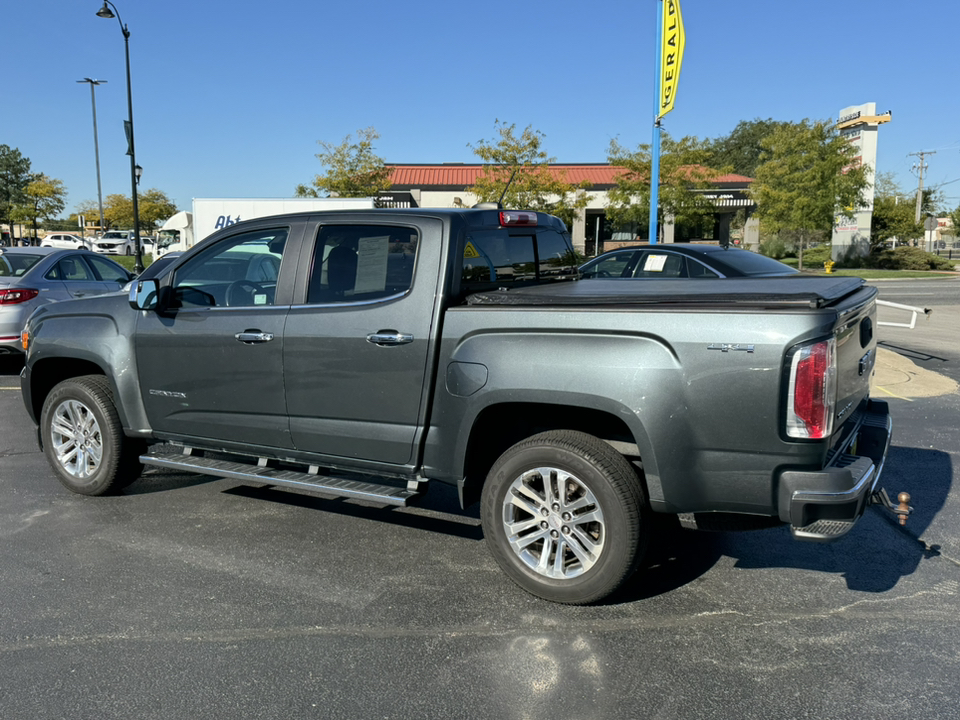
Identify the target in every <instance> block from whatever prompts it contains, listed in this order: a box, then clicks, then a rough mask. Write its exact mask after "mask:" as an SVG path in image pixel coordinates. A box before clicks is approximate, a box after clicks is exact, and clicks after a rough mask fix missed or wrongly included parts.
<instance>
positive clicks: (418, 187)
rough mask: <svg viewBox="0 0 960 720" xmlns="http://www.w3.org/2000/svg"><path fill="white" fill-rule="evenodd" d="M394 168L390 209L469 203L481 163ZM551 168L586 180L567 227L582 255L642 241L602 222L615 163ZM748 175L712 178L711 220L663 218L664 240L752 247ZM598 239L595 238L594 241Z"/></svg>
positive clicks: (642, 234)
mask: <svg viewBox="0 0 960 720" xmlns="http://www.w3.org/2000/svg"><path fill="white" fill-rule="evenodd" d="M388 167H390V168H392V169H393V173H392V174H391V176H390V180H391V183H392V188H391V190H390V192H388V193H384V194H383V195H382V196H381V198H380V200H381V203H383V204H387V205H391V206H394V207H470V206H471V205H473V204H474V203H475V202H476V197H475V196H474V195H473V193H471V192H470V191H469V189H468V188H470V187H472V186H473V185H474V184H476V182H477V178H478V177H479V176H480V175H481V173H482V172H483V170H484V168H485V167H486V166H485V165H482V164H468V163H443V164H440V165H426V164H410V165H400V164H388ZM550 170H551V171H553V172H555V173H556V174H557V175H559V176H562V177H564V178H565V179H566V180H567V182H569V183H570V184H571V185H580V184H581V183H583V182H588V183H590V189H589V190H588V191H587V195H588V197H589V199H590V202H589V204H588V205H587V208H586V209H585V211H584V212H583V213H582V214H581V217H580V218H578V219H577V221H576V222H574V224H573V227H571V228H570V233H571V236H572V238H573V244H574V247H576V248H577V249H578V250H580V251H581V252H583V253H585V254H586V255H593V254H596V253H599V252H603V251H604V250H611V249H614V248H616V247H619V246H621V245H628V244H631V243H634V242H637V240H638V238H639V241H641V242H645V241H646V240H647V228H646V227H638V228H626V229H621V228H614V227H612V225H611V223H610V222H608V221H607V217H606V208H607V193H608V191H609V190H610V189H611V188H613V187H614V186H615V185H616V177H617V175H619V174H620V173H622V172H624V169H623V168H622V167H618V166H615V165H609V164H603V163H596V164H553V165H550ZM751 182H753V179H752V178H749V177H745V176H743V175H734V174H728V175H722V176H720V177H718V178H716V180H715V184H714V187H712V188H710V189H709V190H706V191H704V192H705V193H706V194H708V195H710V196H714V197H713V199H714V201H715V203H716V205H717V212H716V213H715V215H714V218H713V223H712V224H711V223H709V222H708V223H706V224H704V225H703V226H701V227H696V228H694V227H691V228H687V227H677V226H674V224H673V223H672V222H669V221H668V222H666V223H665V224H664V228H663V235H662V241H663V242H680V241H706V242H720V241H721V240H732V242H733V243H735V244H739V243H740V242H743V243H744V244H750V245H753V244H755V243H756V242H757V240H756V236H757V231H756V221H755V220H750V219H749V216H750V214H751V212H752V211H753V209H754V208H755V207H756V206H755V204H754V203H753V201H752V200H751V199H750V197H749V195H748V194H747V189H748V188H749V186H750V183H751ZM738 210H744V211H745V215H746V217H747V218H748V220H747V223H746V227H745V228H744V230H743V231H742V232H738V231H731V221H732V219H733V218H734V216H735V214H736V213H737V211H738ZM598 241H599V242H598Z"/></svg>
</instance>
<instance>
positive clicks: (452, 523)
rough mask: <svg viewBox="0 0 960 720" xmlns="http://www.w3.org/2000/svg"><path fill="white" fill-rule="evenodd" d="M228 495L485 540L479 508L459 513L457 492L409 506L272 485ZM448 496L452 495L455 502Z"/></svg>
mask: <svg viewBox="0 0 960 720" xmlns="http://www.w3.org/2000/svg"><path fill="white" fill-rule="evenodd" d="M223 492H224V493H226V494H228V495H238V496H240V497H245V498H250V499H253V500H263V501H266V502H274V503H281V504H283V505H291V506H294V507H299V508H306V509H309V510H317V511H320V512H325V513H335V514H337V515H342V516H345V517H351V518H359V519H364V520H374V521H376V522H381V523H390V524H393V525H396V526H400V527H406V528H413V529H416V530H424V531H427V532H432V533H441V534H444V535H450V536H453V537H459V538H463V539H465V540H482V539H483V530H482V529H481V528H480V518H479V512H477V508H471V509H468V510H466V511H461V510H460V505H459V503H458V502H457V501H456V491H455V490H453V489H451V491H450V492H449V493H443V492H437V491H435V490H432V491H431V492H430V493H428V494H427V495H426V496H424V497H423V498H422V499H421V500H420V501H419V502H418V503H417V504H416V505H412V506H408V507H393V506H383V505H380V504H375V503H366V502H358V501H353V500H347V499H344V498H330V497H322V496H320V495H313V494H311V495H306V494H303V493H298V492H295V491H289V490H278V489H276V488H273V487H271V486H269V485H267V486H263V487H255V486H252V485H238V486H236V487H232V488H228V489H227V490H224V491H223ZM446 495H452V496H453V502H451V501H450V500H451V499H450V498H449V497H446Z"/></svg>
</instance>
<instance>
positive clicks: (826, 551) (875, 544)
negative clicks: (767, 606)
mask: <svg viewBox="0 0 960 720" xmlns="http://www.w3.org/2000/svg"><path fill="white" fill-rule="evenodd" d="M953 471H954V468H953V463H952V460H951V457H950V455H949V454H948V453H944V452H941V451H938V450H926V449H921V448H897V447H894V448H891V449H890V453H889V455H888V457H887V466H886V468H885V469H884V475H883V479H882V480H881V485H882V486H885V487H887V489H888V493H889V494H890V496H891V499H892V500H893V502H894V503H896V496H897V494H898V493H900V492H908V493H910V497H911V502H910V504H911V505H912V506H913V508H914V511H913V513H912V514H911V515H910V518H909V520H908V521H907V525H906V526H905V527H901V526H900V525H899V523H898V521H897V518H896V517H895V516H894V515H893V513H891V512H890V511H888V510H887V509H885V508H883V506H880V505H873V506H871V507H869V508H868V509H867V511H866V513H865V514H864V516H863V517H862V518H861V519H860V521H859V522H858V523H857V525H856V526H855V527H854V529H853V530H852V531H851V532H850V533H849V535H847V536H846V537H844V538H842V539H840V540H839V541H837V542H834V543H810V542H802V541H798V540H794V539H793V538H792V537H791V535H790V530H789V528H788V527H787V526H785V525H784V526H780V527H775V528H770V529H767V530H754V531H745V532H700V531H694V530H682V529H680V528H679V527H671V526H669V524H668V523H667V522H665V521H661V523H660V525H661V526H662V527H658V528H657V529H656V530H655V532H654V535H653V540H652V541H651V546H650V547H649V549H648V551H647V557H646V558H645V561H644V563H643V564H642V565H641V567H640V569H639V570H638V571H637V572H636V574H635V575H634V576H633V577H632V578H631V579H630V580H629V581H627V583H626V584H625V585H624V587H623V588H621V589H620V590H619V591H618V592H616V593H615V594H614V595H611V596H610V597H609V598H608V599H607V600H606V601H605V602H604V603H603V604H605V605H607V604H609V605H617V604H622V603H629V602H635V601H638V600H645V599H649V598H653V597H656V596H658V595H664V594H667V593H670V592H672V591H674V590H678V589H679V588H681V587H683V586H685V585H688V584H689V583H691V582H694V581H696V580H697V579H699V578H700V577H701V576H703V575H706V574H707V573H708V572H709V571H710V570H711V569H712V568H713V566H714V565H715V564H716V563H717V562H718V561H719V560H720V559H721V558H723V557H725V556H726V557H730V558H733V559H734V560H735V563H734V567H735V568H737V569H738V570H763V569H776V568H788V569H797V570H808V571H813V572H820V573H828V574H835V575H840V576H842V577H843V579H844V580H845V581H846V584H847V588H848V589H849V590H853V591H858V592H870V593H882V592H887V591H889V590H891V589H893V588H894V587H896V585H897V583H898V582H899V581H900V579H901V578H903V577H905V576H908V575H911V574H913V573H914V572H915V571H916V570H917V568H918V566H919V565H920V563H921V561H923V560H935V559H938V558H939V557H940V546H939V544H938V540H939V538H931V537H925V533H927V530H928V528H929V527H930V525H931V523H932V522H933V520H934V518H935V517H936V516H937V514H938V513H939V512H940V511H941V510H942V509H943V508H944V506H945V504H946V502H947V498H948V496H949V494H950V490H951V486H952V478H953ZM884 480H885V481H886V482H884Z"/></svg>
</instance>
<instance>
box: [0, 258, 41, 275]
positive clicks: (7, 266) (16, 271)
mask: <svg viewBox="0 0 960 720" xmlns="http://www.w3.org/2000/svg"><path fill="white" fill-rule="evenodd" d="M42 257H43V255H0V277H20V276H21V275H24V274H26V272H27V270H29V269H30V268H32V267H33V266H34V265H36V264H37V263H38V262H40V259H41V258H42Z"/></svg>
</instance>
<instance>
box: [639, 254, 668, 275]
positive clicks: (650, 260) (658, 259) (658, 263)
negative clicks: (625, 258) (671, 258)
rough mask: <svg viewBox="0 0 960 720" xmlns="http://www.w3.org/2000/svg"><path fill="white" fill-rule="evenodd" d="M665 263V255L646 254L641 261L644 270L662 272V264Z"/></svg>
mask: <svg viewBox="0 0 960 720" xmlns="http://www.w3.org/2000/svg"><path fill="white" fill-rule="evenodd" d="M666 263H667V256H666V255H647V257H646V259H645V260H644V261H643V271H644V272H663V266H664V265H666Z"/></svg>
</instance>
